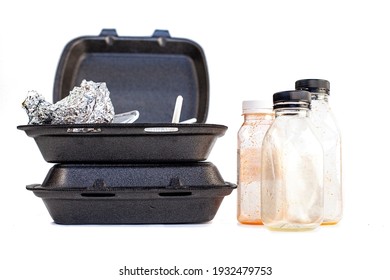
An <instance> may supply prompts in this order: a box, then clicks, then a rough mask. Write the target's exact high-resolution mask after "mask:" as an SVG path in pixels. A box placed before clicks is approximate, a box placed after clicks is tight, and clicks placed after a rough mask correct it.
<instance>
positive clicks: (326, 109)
mask: <svg viewBox="0 0 390 280" xmlns="http://www.w3.org/2000/svg"><path fill="white" fill-rule="evenodd" d="M295 88H296V89H297V90H307V91H310V92H311V99H312V100H311V107H312V108H311V114H310V118H311V120H312V123H313V126H314V129H315V132H316V135H317V136H318V138H319V139H320V142H321V144H322V146H323V149H324V221H323V224H325V225H331V224H337V223H338V222H339V221H340V220H341V218H342V215H343V198H342V173H341V170H342V168H341V165H342V161H341V133H340V130H339V128H338V125H337V121H336V118H335V117H334V114H333V112H332V110H331V107H330V105H329V95H330V83H329V81H327V80H322V79H305V80H298V81H296V82H295Z"/></svg>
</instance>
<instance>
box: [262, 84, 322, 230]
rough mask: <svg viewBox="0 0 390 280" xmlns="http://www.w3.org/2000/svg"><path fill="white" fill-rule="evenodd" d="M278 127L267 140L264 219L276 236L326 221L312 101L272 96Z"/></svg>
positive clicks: (289, 94)
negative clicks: (276, 231) (279, 233)
mask: <svg viewBox="0 0 390 280" xmlns="http://www.w3.org/2000/svg"><path fill="white" fill-rule="evenodd" d="M273 100H274V111H275V121H274V122H273V124H272V125H271V127H270V128H269V130H268V132H267V134H266V135H265V137H264V140H263V147H262V161H261V166H262V170H261V172H262V180H261V184H262V186H261V218H262V221H263V223H264V225H265V226H267V227H268V228H270V229H275V230H307V229H313V228H316V227H317V226H319V225H320V224H321V223H322V220H323V199H324V196H323V150H322V146H321V143H320V142H319V140H318V138H317V137H316V136H315V134H314V131H313V128H312V124H311V121H310V119H309V111H310V102H311V95H310V92H307V91H284V92H278V93H275V94H274V95H273Z"/></svg>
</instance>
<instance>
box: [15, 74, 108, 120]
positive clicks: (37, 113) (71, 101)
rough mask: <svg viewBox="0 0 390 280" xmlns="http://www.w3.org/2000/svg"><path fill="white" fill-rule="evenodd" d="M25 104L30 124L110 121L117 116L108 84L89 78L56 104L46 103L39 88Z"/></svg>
mask: <svg viewBox="0 0 390 280" xmlns="http://www.w3.org/2000/svg"><path fill="white" fill-rule="evenodd" d="M22 106H23V108H24V109H25V110H26V112H27V115H28V118H29V122H28V124H83V123H110V122H112V120H113V119H114V115H115V112H114V107H113V105H112V102H111V99H110V92H109V91H108V89H107V86H106V83H95V82H93V81H86V80H83V81H82V82H81V85H80V87H74V88H73V90H72V91H71V92H70V93H69V95H68V96H67V97H65V98H64V99H62V100H60V101H58V102H57V103H55V104H51V103H50V102H47V101H46V100H45V99H44V97H43V96H42V95H40V94H39V93H37V92H36V91H29V95H28V96H27V98H26V99H25V100H24V102H23V103H22Z"/></svg>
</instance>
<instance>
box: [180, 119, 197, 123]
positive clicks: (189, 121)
mask: <svg viewBox="0 0 390 280" xmlns="http://www.w3.org/2000/svg"><path fill="white" fill-rule="evenodd" d="M196 121H197V119H196V118H192V119H188V120H185V121H181V122H180V123H196Z"/></svg>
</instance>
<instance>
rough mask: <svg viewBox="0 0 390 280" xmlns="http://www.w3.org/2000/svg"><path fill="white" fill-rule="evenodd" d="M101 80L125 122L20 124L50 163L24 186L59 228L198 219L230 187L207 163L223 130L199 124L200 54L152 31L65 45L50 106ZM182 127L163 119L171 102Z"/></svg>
mask: <svg viewBox="0 0 390 280" xmlns="http://www.w3.org/2000/svg"><path fill="white" fill-rule="evenodd" d="M84 79H85V80H92V81H94V82H106V84H107V87H108V89H109V91H110V98H111V100H112V103H113V105H114V109H115V113H116V114H120V113H123V112H128V111H132V110H138V111H139V113H140V117H139V119H138V120H137V122H136V123H133V124H121V123H115V124H113V123H110V124H72V125H21V126H18V129H20V130H24V131H25V132H26V134H27V135H28V136H30V137H33V138H34V140H35V141H36V143H37V146H38V147H39V149H40V151H41V153H42V156H43V158H44V159H45V160H46V161H48V162H52V163H56V165H54V166H53V167H52V168H51V169H50V171H49V173H48V174H47V176H46V178H45V180H44V182H43V183H42V184H35V185H29V186H27V189H28V190H31V191H33V192H34V194H35V195H36V196H38V197H41V198H42V200H43V201H44V203H45V205H46V207H47V209H48V211H49V213H50V215H51V216H52V218H53V220H54V222H56V223H59V224H152V223H157V224H168V223H202V222H207V221H210V220H212V219H213V218H214V216H215V214H216V212H217V211H218V208H219V206H220V204H221V202H222V200H223V198H224V196H226V195H229V194H230V193H231V192H232V191H233V189H234V188H235V187H236V186H235V185H234V184H231V183H228V182H225V181H224V180H223V179H222V177H221V175H220V173H219V171H218V169H217V168H216V166H215V165H213V164H212V163H210V162H205V160H206V159H207V157H208V155H209V153H210V151H211V149H212V147H213V145H214V143H215V142H216V140H217V138H218V137H221V136H223V135H224V134H225V131H226V130H227V127H226V126H223V125H215V124H205V122H206V119H207V112H208V103H209V84H208V83H209V80H208V71H207V65H206V59H205V56H204V53H203V50H202V48H201V47H200V46H199V45H198V44H196V43H195V42H193V41H191V40H188V39H179V38H171V37H170V35H169V33H168V31H162V30H156V31H155V32H154V34H153V35H152V37H120V36H118V35H117V33H116V31H115V30H114V29H104V30H103V31H102V32H101V34H100V35H99V36H84V37H79V38H76V39H74V40H72V41H70V42H69V43H68V44H67V45H66V47H65V49H64V51H63V53H62V56H61V58H60V62H59V64H58V68H57V73H56V77H55V83H54V93H53V101H54V102H56V101H58V100H60V99H62V98H64V97H65V96H67V95H68V94H69V91H70V90H72V89H73V87H75V86H78V85H80V83H81V81H82V80H84ZM178 95H181V96H183V99H184V101H183V107H182V111H181V119H180V120H181V121H182V120H187V119H192V118H196V119H197V122H196V123H192V124H188V123H175V124H173V123H171V120H172V113H173V108H174V106H175V101H176V97H177V96H178Z"/></svg>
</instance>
